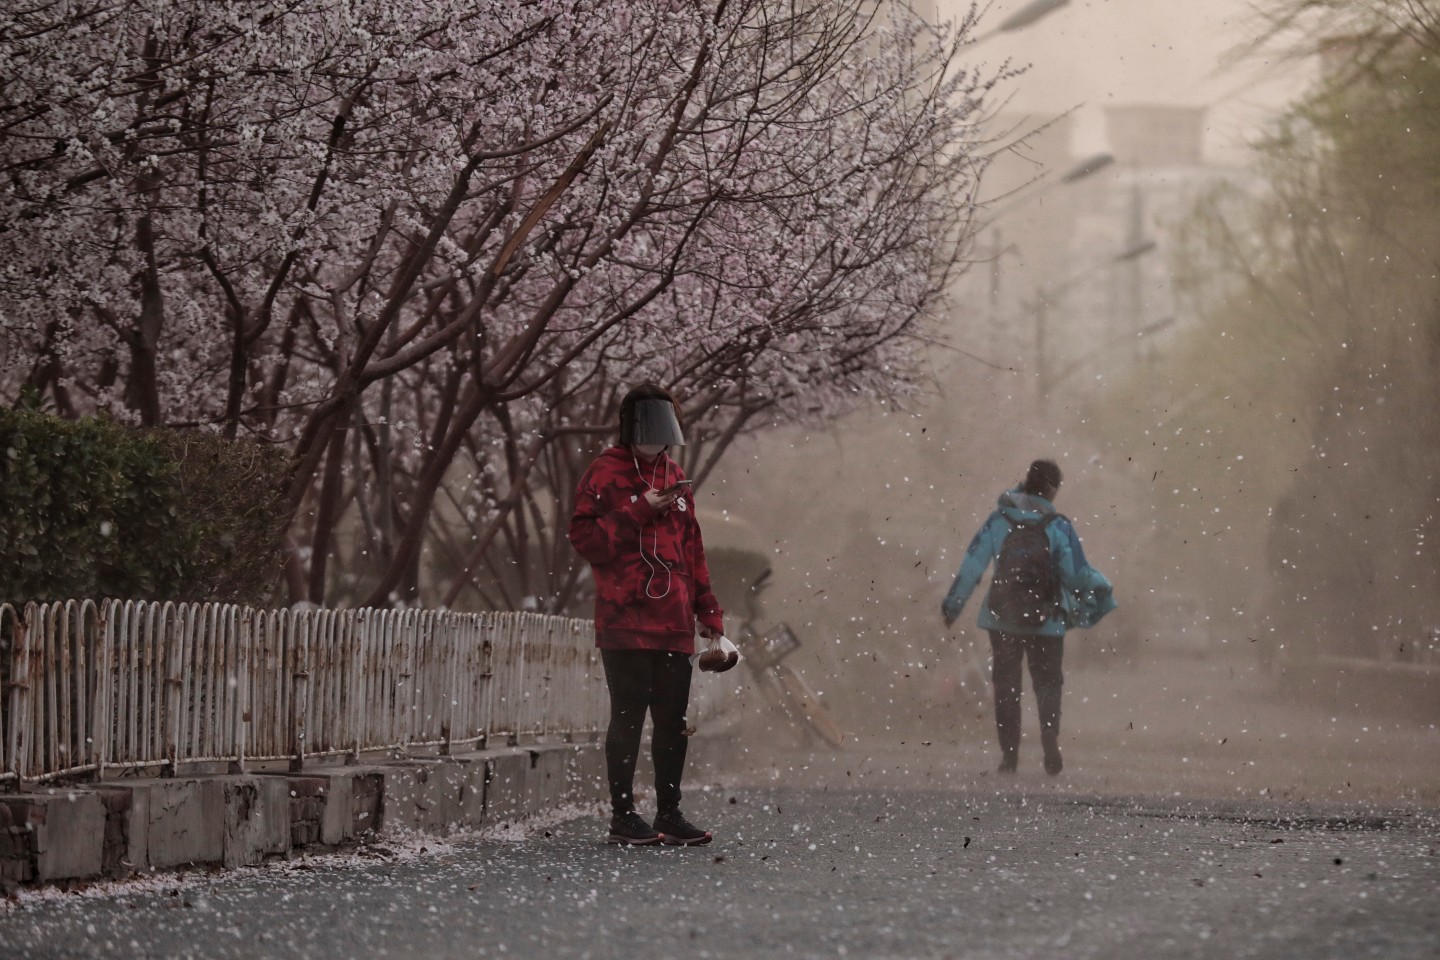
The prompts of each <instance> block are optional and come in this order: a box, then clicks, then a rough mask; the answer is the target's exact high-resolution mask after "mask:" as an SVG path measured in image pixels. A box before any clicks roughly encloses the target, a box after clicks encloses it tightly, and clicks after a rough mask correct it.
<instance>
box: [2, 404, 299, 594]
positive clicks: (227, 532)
mask: <svg viewBox="0 0 1440 960" xmlns="http://www.w3.org/2000/svg"><path fill="white" fill-rule="evenodd" d="M285 467H286V461H285V459H284V456H283V454H281V453H280V452H279V451H277V450H273V449H270V448H264V447H260V446H258V445H256V444H253V443H248V442H231V441H226V440H224V439H222V438H220V437H218V436H215V435H214V434H207V433H201V432H197V431H179V430H138V429H134V428H130V427H125V426H122V425H120V424H117V423H115V422H113V421H110V420H104V419H96V418H84V419H80V420H65V419H61V418H59V417H55V416H50V415H48V414H45V413H40V412H37V411H30V410H0V601H8V602H11V603H18V602H24V601H28V600H57V599H63V598H68V597H95V598H99V597H117V598H121V599H137V600H145V599H173V600H224V601H236V602H243V603H257V602H261V601H263V600H265V599H267V598H268V597H269V596H271V595H272V594H273V592H274V591H275V589H276V587H277V585H278V582H279V569H280V544H281V541H282V538H283V536H284V530H285V522H286V513H285V508H284V503H283V501H282V500H281V498H280V495H279V479H280V476H281V472H282V471H283V470H284V469H285Z"/></svg>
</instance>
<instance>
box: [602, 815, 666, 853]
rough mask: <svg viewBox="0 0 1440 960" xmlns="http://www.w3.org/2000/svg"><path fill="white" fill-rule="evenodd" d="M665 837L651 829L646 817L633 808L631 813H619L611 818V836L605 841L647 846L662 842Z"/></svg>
mask: <svg viewBox="0 0 1440 960" xmlns="http://www.w3.org/2000/svg"><path fill="white" fill-rule="evenodd" d="M665 839H666V838H665V837H663V836H661V835H660V834H658V833H656V832H655V831H654V830H651V829H650V824H648V823H646V822H645V818H644V817H642V816H640V814H638V813H636V812H635V811H634V810H631V811H630V812H629V813H618V814H616V815H615V816H613V817H611V818H610V836H608V837H606V838H605V842H606V843H625V844H630V845H631V846H637V847H645V846H649V845H651V844H654V843H662V842H664V841H665Z"/></svg>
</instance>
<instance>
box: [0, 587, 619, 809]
mask: <svg viewBox="0 0 1440 960" xmlns="http://www.w3.org/2000/svg"><path fill="white" fill-rule="evenodd" d="M6 636H8V637H10V648H9V650H8V652H4V653H3V654H0V656H3V657H4V658H5V659H8V673H7V674H6V676H5V679H6V680H7V681H8V687H7V688H6V691H5V696H4V702H3V704H0V783H4V782H7V781H11V782H32V781H43V780H50V779H54V778H57V777H63V776H73V775H77V774H88V775H90V776H93V777H95V778H102V777H105V776H107V775H108V776H113V775H115V774H116V773H118V772H122V771H132V770H139V769H143V768H153V767H161V768H163V770H164V772H170V773H178V772H182V771H184V770H186V769H197V768H198V767H199V765H201V764H214V763H226V762H228V764H229V765H230V768H231V769H243V768H244V764H245V763H247V762H259V761H282V760H288V761H290V766H291V768H292V769H300V768H301V767H302V766H303V764H304V763H305V762H306V761H308V760H315V759H318V758H326V757H332V758H334V757H345V758H350V759H355V758H358V757H359V756H360V755H361V754H363V753H365V752H367V751H378V750H386V749H402V750H403V749H421V748H424V749H434V750H436V751H438V752H441V753H445V752H449V751H451V750H455V749H460V748H469V747H479V746H486V745H489V746H493V745H496V744H501V743H526V742H539V741H543V740H547V739H552V738H553V739H555V740H573V739H589V738H592V737H595V736H597V735H599V734H601V733H602V732H603V731H604V729H605V725H606V723H607V721H608V716H609V699H608V696H607V694H606V690H605V682H604V673H603V669H602V667H601V664H600V658H599V652H598V651H597V650H596V649H595V646H594V629H593V625H592V624H591V623H590V622H589V621H585V620H571V619H566V618H562V617H553V616H545V615H541V614H533V613H482V614H465V613H449V612H437V611H424V610H371V609H362V610H326V609H317V610H308V611H289V610H257V609H253V608H250V607H239V606H234V605H227V604H210V603H206V604H188V603H170V602H165V603H148V602H136V601H117V600H107V601H100V602H96V601H92V600H69V601H64V602H56V603H48V604H33V603H32V604H28V605H26V606H25V607H24V608H23V609H20V610H17V609H16V608H15V607H14V606H12V605H10V604H0V637H6Z"/></svg>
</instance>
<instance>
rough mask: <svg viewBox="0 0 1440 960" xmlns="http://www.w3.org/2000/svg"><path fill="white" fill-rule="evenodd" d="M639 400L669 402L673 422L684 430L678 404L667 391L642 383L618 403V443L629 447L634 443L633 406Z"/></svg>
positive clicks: (656, 385) (653, 384) (658, 386)
mask: <svg viewBox="0 0 1440 960" xmlns="http://www.w3.org/2000/svg"><path fill="white" fill-rule="evenodd" d="M641 400H669V401H670V406H672V407H674V408H675V422H676V423H678V424H680V428H681V429H682V430H683V429H684V428H685V420H684V418H683V417H681V416H680V404H678V403H676V402H675V398H674V397H673V396H672V395H671V394H670V391H669V390H666V389H665V388H664V387H662V386H660V385H659V384H658V383H642V384H640V385H639V386H637V387H632V388H631V389H630V392H629V393H627V394H625V399H623V400H621V401H620V442H621V443H623V444H625V445H626V446H629V445H630V444H632V443H634V442H635V404H636V403H637V402H639V401H641Z"/></svg>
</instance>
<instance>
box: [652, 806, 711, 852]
mask: <svg viewBox="0 0 1440 960" xmlns="http://www.w3.org/2000/svg"><path fill="white" fill-rule="evenodd" d="M655 830H656V832H657V833H659V834H660V837H661V840H660V842H661V843H666V844H670V845H671V846H676V847H682V846H683V847H698V846H701V845H702V844H706V843H709V842H710V841H711V840H713V839H714V837H713V836H712V835H711V834H710V831H709V830H701V829H700V828H699V827H697V826H695V824H693V823H691V822H690V821H689V820H686V819H685V814H683V813H681V812H680V811H679V810H665V811H662V812H660V813H657V814H656V815H655Z"/></svg>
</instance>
